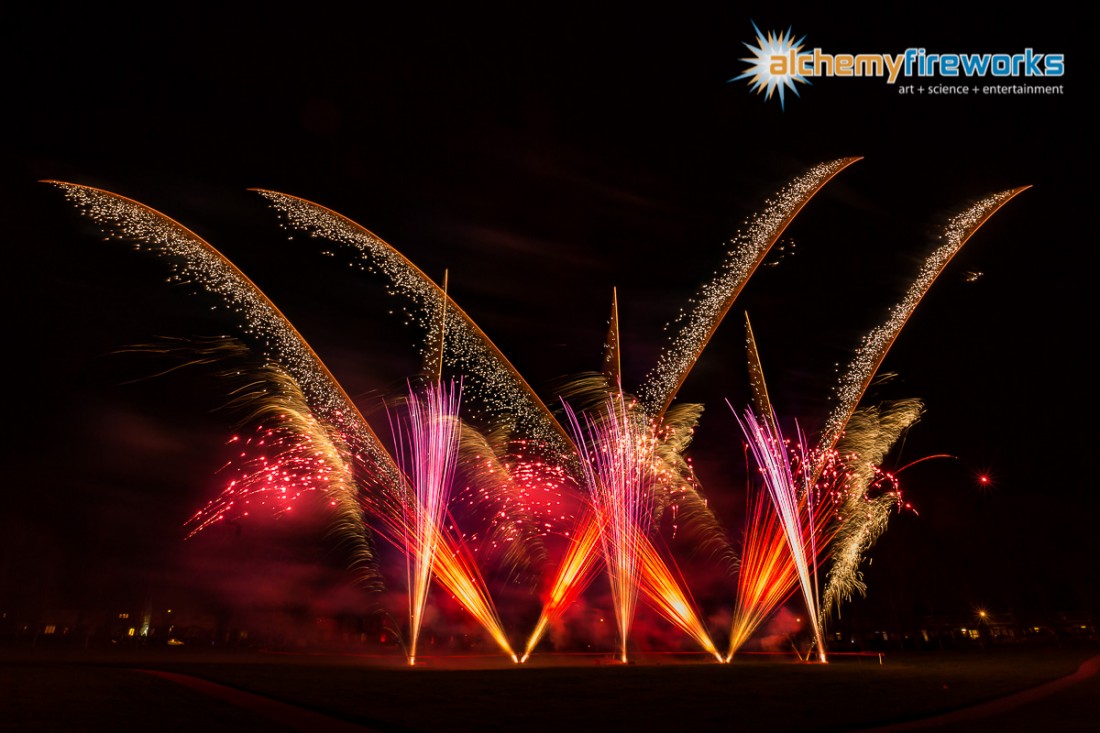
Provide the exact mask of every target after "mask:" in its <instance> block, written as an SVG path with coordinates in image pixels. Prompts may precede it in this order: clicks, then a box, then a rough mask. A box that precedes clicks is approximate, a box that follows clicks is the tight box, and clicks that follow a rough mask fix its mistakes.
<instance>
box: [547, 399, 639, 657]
mask: <svg viewBox="0 0 1100 733" xmlns="http://www.w3.org/2000/svg"><path fill="white" fill-rule="evenodd" d="M563 404H564V407H565V413H566V417H567V418H568V421H569V425H570V427H571V428H572V431H573V436H574V437H573V440H574V443H576V445H577V448H578V450H579V452H580V458H581V467H582V470H583V471H584V475H585V484H586V485H587V487H588V490H589V495H590V497H591V500H592V506H593V509H594V511H595V521H596V523H597V524H598V525H599V526H601V527H602V531H601V532H600V546H601V548H602V549H603V557H604V564H605V566H606V567H607V574H608V576H609V578H610V580H611V596H612V601H613V603H614V605H615V621H616V623H617V625H618V627H619V640H620V657H621V659H622V661H623V662H626V661H627V656H626V645H627V639H628V638H629V637H630V625H631V623H632V622H633V620H634V608H635V604H636V602H637V598H638V581H637V575H638V566H639V562H640V560H639V556H640V546H639V543H640V540H641V538H643V537H645V536H647V535H648V534H649V529H650V523H651V521H652V518H653V512H652V508H653V490H652V486H651V482H652V481H653V476H654V465H653V463H654V454H653V449H654V439H653V436H652V432H651V431H650V430H649V426H648V424H647V421H646V420H645V418H644V416H639V415H638V414H636V413H633V412H632V411H631V409H630V406H629V405H628V404H627V403H626V400H625V399H624V397H623V395H622V393H621V392H620V393H619V394H618V395H613V396H612V397H610V398H608V400H607V403H606V405H605V407H604V409H603V410H602V413H601V414H599V415H598V416H597V417H593V416H591V415H590V414H589V413H584V414H583V424H582V417H578V416H577V414H576V413H575V412H574V411H573V409H572V408H571V407H570V406H569V404H568V403H563Z"/></svg>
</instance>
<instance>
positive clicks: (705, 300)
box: [639, 158, 860, 416]
mask: <svg viewBox="0 0 1100 733" xmlns="http://www.w3.org/2000/svg"><path fill="white" fill-rule="evenodd" d="M858 160H860V159H859V158H840V159H838V160H832V161H828V162H825V163H819V164H817V165H815V166H814V167H813V168H811V169H810V170H808V171H806V172H805V173H803V174H802V175H800V176H798V177H797V178H795V179H794V180H792V181H791V182H789V183H788V184H787V185H786V186H784V187H783V188H782V189H780V191H779V192H778V193H777V194H776V195H775V196H773V197H772V198H770V199H768V200H767V201H766V202H765V203H764V207H763V208H762V209H761V210H760V211H759V212H757V213H755V214H754V215H753V216H752V218H751V219H750V220H749V221H748V222H747V223H746V227H745V229H744V230H743V231H741V232H739V233H738V234H737V235H735V236H734V237H733V239H731V240H730V245H731V248H730V250H729V253H728V254H727V255H726V261H725V262H724V263H723V265H722V268H721V269H720V270H719V271H718V273H717V274H715V275H714V277H713V278H712V279H711V280H710V282H708V283H707V284H706V285H704V286H703V287H702V288H701V289H700V290H699V292H698V293H697V294H696V295H695V296H694V297H693V298H692V303H693V306H692V307H691V308H690V310H686V311H681V313H680V315H679V316H678V317H677V319H676V324H677V325H678V327H679V328H678V331H677V333H676V335H675V336H674V337H673V339H672V342H671V343H670V344H669V345H668V346H667V347H665V348H664V349H663V350H662V351H661V355H660V356H659V357H658V359H657V365H656V367H655V368H654V369H653V371H651V372H650V373H649V376H648V377H646V380H645V382H644V383H643V385H642V388H641V389H640V390H639V394H640V396H641V398H642V401H643V403H644V404H645V407H646V409H647V410H648V411H649V412H650V414H652V415H656V416H661V415H663V414H664V412H665V411H666V410H667V409H668V406H669V405H670V404H672V401H673V400H674V399H675V398H676V393H677V392H678V391H679V390H680V387H682V386H683V384H684V381H685V380H686V379H687V377H688V374H690V373H691V370H692V368H694V366H695V363H696V362H697V361H698V360H699V356H700V355H701V354H702V353H703V349H705V348H706V346H707V344H708V343H709V342H710V339H711V336H713V335H714V332H715V331H716V330H717V329H718V326H719V324H721V322H722V319H723V318H725V316H726V313H727V312H729V309H730V306H732V305H733V302H734V300H736V299H737V296H738V295H739V294H740V293H741V290H742V289H743V288H744V287H745V283H746V282H748V280H749V277H751V276H752V274H753V273H754V272H755V271H756V269H757V268H758V267H759V266H760V263H761V262H763V261H764V258H765V257H767V255H768V251H769V250H770V249H771V247H772V245H774V244H775V243H776V241H777V240H778V239H779V237H780V236H781V235H782V234H783V231H784V230H785V229H786V228H787V226H788V225H790V223H791V222H792V221H793V220H794V218H795V216H797V215H798V212H799V211H801V210H802V207H804V206H805V205H806V204H807V203H808V202H809V201H810V199H811V198H813V196H814V194H816V193H817V192H818V191H820V190H821V188H822V186H824V185H825V184H826V183H828V182H829V181H830V180H831V179H832V178H833V177H834V176H835V175H836V174H838V173H840V171H842V170H844V169H845V168H847V167H848V166H850V165H851V164H852V163H855V162H856V161H858Z"/></svg>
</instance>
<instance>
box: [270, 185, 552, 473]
mask: <svg viewBox="0 0 1100 733" xmlns="http://www.w3.org/2000/svg"><path fill="white" fill-rule="evenodd" d="M257 192H258V193H259V194H260V195H261V196H263V197H264V198H266V199H267V200H268V201H269V202H270V203H271V205H272V206H273V207H274V208H275V209H276V210H277V211H278V212H279V213H280V214H281V215H282V216H283V217H285V219H286V221H287V224H288V225H289V226H290V227H292V228H294V229H297V230H299V231H304V232H307V233H308V234H309V235H310V236H312V237H316V238H320V239H327V240H329V241H331V242H334V243H336V244H341V245H344V246H347V247H350V248H351V249H353V250H354V251H355V252H357V253H358V257H359V267H360V268H361V269H363V270H366V271H371V272H379V273H380V274H382V275H383V276H384V277H386V278H387V279H388V281H389V287H390V291H391V293H392V294H395V295H399V296H401V297H402V298H405V299H406V300H407V301H408V302H409V303H410V305H411V308H412V311H411V312H410V313H409V315H410V316H411V317H412V318H413V319H415V320H416V321H417V322H419V323H420V324H421V326H422V327H423V328H424V330H425V333H428V334H435V333H440V331H441V330H445V331H446V334H447V343H446V347H447V352H446V353H445V354H444V355H443V361H444V362H446V363H447V364H449V365H450V366H451V367H453V368H454V369H455V370H456V371H458V372H459V373H461V374H463V375H464V379H465V390H466V393H467V396H468V397H469V398H473V399H474V400H476V402H477V408H478V410H479V411H480V413H482V415H481V416H483V417H487V418H488V419H489V420H490V421H492V422H494V423H500V422H502V421H503V422H510V423H514V426H515V429H516V431H517V432H518V433H520V434H523V435H526V436H529V437H530V438H532V439H533V440H536V441H541V442H543V443H545V444H546V446H547V447H548V448H550V449H551V450H552V451H554V452H557V453H558V454H571V453H572V446H571V444H570V441H569V436H568V434H567V433H566V432H565V430H564V429H563V428H562V427H561V425H559V424H558V422H557V420H556V419H555V418H554V416H553V415H552V414H551V413H550V411H549V410H548V409H547V407H546V405H545V404H544V403H543V402H542V400H541V399H540V398H539V397H538V395H537V394H535V391H534V390H533V389H531V387H530V385H528V384H527V382H526V381H525V380H524V379H523V377H522V376H520V374H519V372H517V371H516V369H515V367H513V366H512V364H511V363H510V362H509V361H508V359H507V358H505V356H504V354H502V353H501V351H500V350H499V349H498V348H497V347H496V346H495V345H494V344H493V342H492V341H490V340H489V338H488V336H486V335H485V333H484V332H483V331H482V330H481V329H480V328H478V327H477V325H476V324H475V323H474V322H473V320H472V319H471V318H470V317H469V316H468V315H466V313H465V312H464V311H463V310H462V309H461V308H460V307H459V306H458V305H457V304H456V303H455V302H454V301H453V300H451V299H450V298H449V297H448V296H447V294H446V293H445V292H444V291H443V289H442V288H440V287H439V286H437V285H436V284H435V283H433V282H432V281H431V279H430V278H428V276H427V275H425V274H424V273H423V272H421V271H420V270H419V269H418V268H417V267H416V266H415V265H414V264H413V263H412V262H410V261H409V260H408V258H406V257H405V256H404V255H402V254H401V253H400V252H398V251H397V250H396V249H395V248H394V247H392V246H391V245H389V244H387V243H386V242H385V241H383V240H382V239H381V238H380V237H378V236H376V235H375V234H373V233H372V232H370V231H369V230H367V229H365V228H364V227H362V226H360V225H359V224H357V223H355V222H354V221H352V220H351V219H348V218H347V217H345V216H343V215H341V214H338V213H336V212H335V211H332V210H331V209H327V208H325V207H324V206H321V205H319V204H315V203H313V202H311V201H306V200H305V199H301V198H298V197H296V196H290V195H288V194H284V193H278V192H276V191H265V190H259V191H257ZM444 304H446V307H444ZM441 318H445V319H446V324H445V329H443V325H444V324H440V323H439V320H440V319H441ZM426 343H434V342H433V341H432V340H431V339H427V340H426ZM425 348H426V349H430V348H433V347H431V346H426V347H425ZM429 360H431V361H434V360H435V359H431V358H429ZM475 414H476V413H475Z"/></svg>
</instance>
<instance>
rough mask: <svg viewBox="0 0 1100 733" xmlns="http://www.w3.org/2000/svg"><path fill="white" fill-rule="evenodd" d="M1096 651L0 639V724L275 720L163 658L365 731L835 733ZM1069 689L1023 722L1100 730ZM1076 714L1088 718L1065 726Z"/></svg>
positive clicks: (953, 704)
mask: <svg viewBox="0 0 1100 733" xmlns="http://www.w3.org/2000/svg"><path fill="white" fill-rule="evenodd" d="M1098 653H1100V649H1096V648H1074V649H1070V648H1062V649H1055V648H1050V649H1010V648H1006V649H996V648H995V649H991V650H989V651H986V652H977V651H975V652H972V653H929V654H906V655H900V654H894V655H888V656H887V657H886V658H885V659H884V661H883V664H881V665H880V664H879V662H878V660H877V659H876V658H874V657H870V658H866V657H865V658H858V659H853V658H840V659H836V660H835V661H833V662H831V663H830V664H828V665H814V664H801V663H797V662H794V661H792V660H789V659H784V658H745V659H742V660H736V661H735V662H734V663H733V664H730V665H718V664H715V663H706V662H703V661H701V660H699V659H689V658H683V657H660V656H653V657H648V658H643V659H641V660H640V662H639V663H638V664H632V665H626V666H623V665H615V664H607V663H602V662H603V661H604V660H601V659H598V658H592V657H568V656H555V655H543V656H542V657H537V656H536V657H533V658H532V660H531V662H529V663H528V664H527V665H524V666H522V667H518V668H517V667H515V666H514V665H512V664H511V662H508V661H507V660H503V659H501V658H498V657H484V658H468V657H467V658H462V659H443V658H436V659H428V660H426V664H424V665H423V666H418V667H417V668H414V669H410V668H408V667H405V666H403V665H401V664H400V663H399V661H398V660H396V659H378V658H364V657H342V656H307V655H274V654H258V653H247V654H246V653H238V654H230V653H215V652H206V651H199V650H194V649H160V650H133V649H131V650H123V649H119V650H115V651H112V652H99V653H93V652H90V653H86V654H82V653H79V652H76V651H43V650H23V651H21V652H18V653H15V652H11V651H8V652H2V651H0V690H3V692H2V697H0V703H2V708H3V715H2V716H0V726H2V727H3V728H5V729H10V730H58V729H61V730H161V731H163V730H201V731H213V730H231V729H232V730H236V731H241V730H280V729H281V728H280V726H279V722H278V721H272V720H270V719H266V718H263V717H261V716H259V715H257V714H256V713H254V712H252V711H249V710H247V709H244V708H240V707H237V706H234V705H231V704H230V703H227V702H223V701H220V700H217V699H214V698H210V697H208V696H206V695H203V694H202V693H199V692H195V691H192V690H190V689H187V688H185V687H182V686H180V685H177V684H175V683H172V682H169V681H165V680H161V679H157V678H154V677H151V676H149V675H147V674H143V673H141V672H139V671H136V670H139V669H160V670H167V671H172V672H177V673H182V674H187V675H192V676H195V677H199V678H202V679H206V680H210V681H213V682H217V683H220V684H223V685H226V686H229V687H232V688H236V689H240V690H246V691H250V692H254V693H257V694H260V695H263V696H265V697H270V698H274V699H277V700H281V701H284V702H288V703H291V704H293V705H296V706H301V707H305V708H308V709H311V710H314V711H317V712H321V713H324V714H326V715H329V716H333V717H335V718H339V719H342V720H345V721H350V722H355V723H360V724H362V725H366V726H369V727H371V728H373V729H375V730H393V731H504V730H509V731H562V732H564V733H571V731H578V730H599V729H603V730H610V731H619V730H636V731H680V730H692V731H710V730H722V731H741V730H745V731H750V730H768V731H834V730H835V731H843V730H854V729H858V728H861V727H867V726H874V725H882V724H887V723H892V722H898V721H905V720H914V719H919V718H923V717H927V716H930V715H934V714H938V713H942V712H945V711H950V710H954V709H959V708H963V707H966V706H970V705H973V704H976V703H980V702H983V701H987V700H991V699H994V698H998V697H1000V696H1003V695H1006V694H1010V693H1013V692H1017V691H1019V690H1023V689H1026V688H1029V687H1033V686H1035V685H1037V684H1041V683H1043V682H1046V681H1049V680H1052V679H1055V678H1058V677H1062V676H1065V675H1067V674H1070V673H1072V672H1073V671H1074V670H1075V669H1076V668H1077V667H1078V665H1079V664H1080V663H1081V662H1082V661H1083V660H1085V659H1087V658H1089V657H1091V656H1095V655H1096V654H1098ZM1076 688H1081V689H1076ZM1074 690H1075V692H1074V691H1071V693H1068V694H1067V695H1063V696H1062V697H1060V698H1059V700H1057V701H1055V702H1056V703H1057V704H1054V703H1050V704H1046V705H1045V706H1043V705H1040V704H1039V703H1035V704H1033V705H1039V707H1033V709H1031V710H1030V713H1031V720H1032V722H1031V723H1028V725H1035V724H1036V720H1035V719H1036V716H1037V717H1038V721H1037V722H1038V723H1039V724H1041V725H1042V730H1043V733H1050V731H1061V730H1097V729H1100V723H1098V721H1100V689H1098V684H1097V678H1093V679H1092V680H1089V681H1087V682H1086V683H1082V684H1081V685H1077V686H1075V688H1074ZM1067 701H1068V702H1067ZM1021 710H1022V711H1023V712H1022V713H1020V714H1019V715H1017V716H1015V717H1011V718H1007V719H1002V720H1000V721H999V722H997V724H996V726H995V729H997V730H1001V731H1004V730H1029V729H1034V728H1029V727H1018V728H1017V727H1013V725H1012V721H1017V722H1019V721H1026V720H1028V718H1027V715H1026V713H1028V708H1027V707H1025V708H1021ZM1036 711H1038V712H1036ZM1020 716H1022V717H1020ZM1006 720H1007V722H1006ZM1078 723H1080V724H1081V725H1082V726H1083V727H1075V726H1076V725H1077V724H1078ZM1090 724H1091V727H1088V726H1089V725H1090ZM1021 725H1024V723H1021ZM282 729H286V728H282ZM979 729H982V728H980V727H975V726H974V725H967V726H965V727H960V728H958V730H970V731H972V730H979ZM991 729H992V727H991Z"/></svg>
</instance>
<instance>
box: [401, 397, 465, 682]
mask: <svg viewBox="0 0 1100 733" xmlns="http://www.w3.org/2000/svg"><path fill="white" fill-rule="evenodd" d="M461 399H462V391H461V388H456V387H455V385H454V384H449V385H445V384H443V383H441V382H436V383H433V384H430V385H428V386H427V387H425V388H424V389H423V390H421V391H417V390H414V389H413V388H412V387H411V386H410V387H409V394H408V397H407V398H406V400H405V411H404V419H402V418H400V417H399V418H397V419H396V420H392V424H393V433H394V438H395V442H396V444H397V456H396V457H397V464H398V466H399V467H400V468H401V471H402V474H403V476H404V477H406V478H405V480H406V481H407V482H408V484H410V485H408V486H407V487H406V489H405V491H403V492H402V496H404V497H405V501H404V503H403V504H404V505H403V507H402V519H403V524H404V528H405V536H404V538H403V539H404V543H405V556H406V558H407V562H408V567H409V579H408V590H409V664H415V663H416V644H417V640H418V638H419V636H420V624H421V622H422V620H423V618H424V608H425V605H426V603H427V600H428V588H429V586H430V585H431V579H432V568H433V566H434V565H435V557H436V553H437V551H438V550H439V545H440V541H441V528H442V526H443V517H444V515H445V514H446V511H447V503H448V501H449V499H450V494H451V487H452V484H453V483H454V474H455V467H456V461H457V458H458V436H459V427H458V409H459V404H460V402H461Z"/></svg>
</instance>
